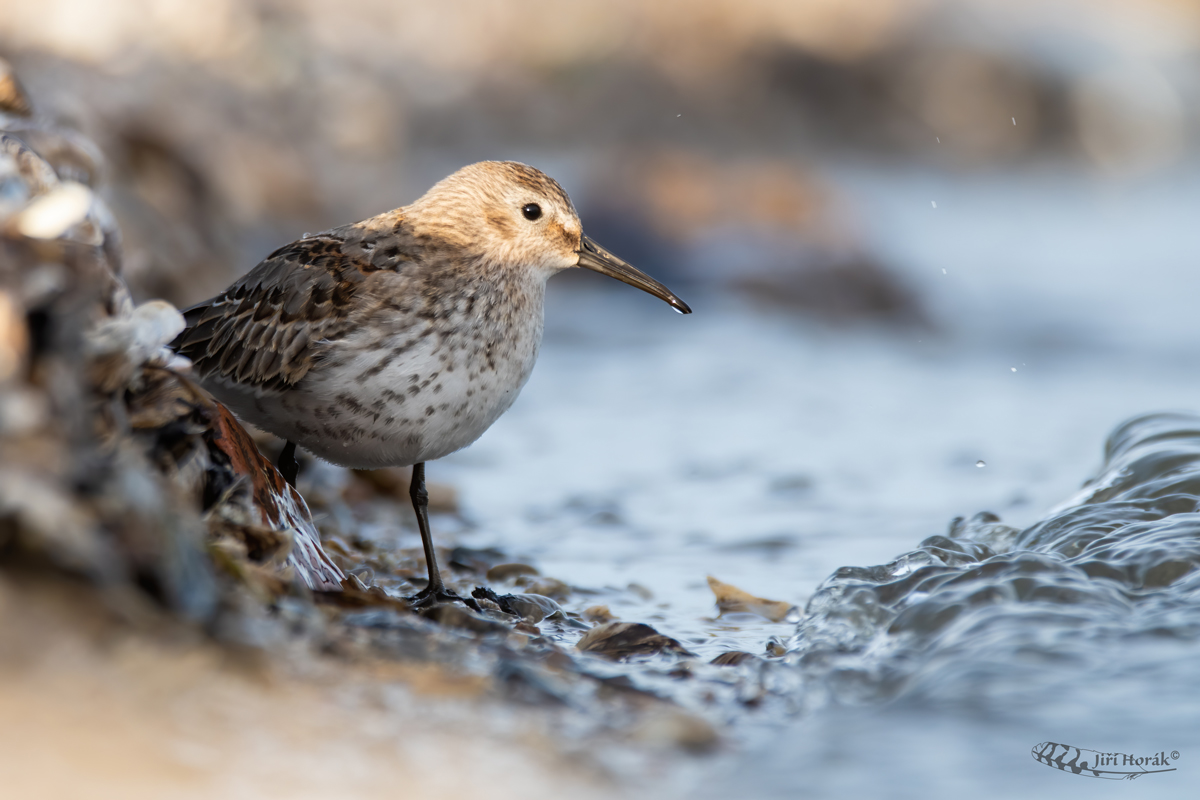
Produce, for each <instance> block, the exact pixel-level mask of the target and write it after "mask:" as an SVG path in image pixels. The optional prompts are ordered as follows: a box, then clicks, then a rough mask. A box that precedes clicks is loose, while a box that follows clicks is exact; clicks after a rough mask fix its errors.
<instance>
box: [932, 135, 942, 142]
mask: <svg viewBox="0 0 1200 800" xmlns="http://www.w3.org/2000/svg"><path fill="white" fill-rule="evenodd" d="M933 138H935V139H937V143H938V144H941V143H942V137H940V136H935V137H933Z"/></svg>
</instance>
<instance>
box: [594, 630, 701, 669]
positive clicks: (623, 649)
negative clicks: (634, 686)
mask: <svg viewBox="0 0 1200 800" xmlns="http://www.w3.org/2000/svg"><path fill="white" fill-rule="evenodd" d="M575 647H576V648H578V649H579V650H581V651H582V652H584V653H593V654H595V655H599V656H604V657H605V658H611V659H612V660H614V661H620V660H621V659H625V658H629V657H630V656H645V655H656V654H659V653H669V654H672V655H681V656H690V655H692V653H691V652H689V651H688V649H687V648H686V647H684V646H683V645H682V644H680V643H679V642H678V641H677V640H675V639H672V638H671V637H670V636H663V635H662V634H661V633H659V632H658V631H656V630H654V628H651V627H650V626H649V625H646V624H645V623H642V622H607V623H604V624H602V625H597V626H596V627H594V628H592V629H591V630H590V631H588V632H587V633H586V634H584V636H583V638H582V639H580V640H579V642H578V643H577V644H576V645H575Z"/></svg>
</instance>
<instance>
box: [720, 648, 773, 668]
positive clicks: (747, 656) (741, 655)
mask: <svg viewBox="0 0 1200 800" xmlns="http://www.w3.org/2000/svg"><path fill="white" fill-rule="evenodd" d="M758 660H760V659H759V657H758V656H756V655H754V654H753V653H747V652H746V651H744V650H730V651H729V652H727V653H721V655H719V656H717V657H716V658H714V659H713V660H712V661H710V662H708V663H710V664H712V665H713V666H717V667H736V666H738V665H739V664H745V663H746V662H748V661H758Z"/></svg>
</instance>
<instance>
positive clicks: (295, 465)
mask: <svg viewBox="0 0 1200 800" xmlns="http://www.w3.org/2000/svg"><path fill="white" fill-rule="evenodd" d="M276 467H277V468H278V469H279V474H280V475H282V476H283V479H284V480H285V481H287V482H288V486H291V487H293V488H295V486H296V474H297V473H298V472H300V462H299V461H297V460H296V443H295V442H288V443H287V444H285V445H284V446H283V452H282V453H280V454H279V463H278V464H277V465H276Z"/></svg>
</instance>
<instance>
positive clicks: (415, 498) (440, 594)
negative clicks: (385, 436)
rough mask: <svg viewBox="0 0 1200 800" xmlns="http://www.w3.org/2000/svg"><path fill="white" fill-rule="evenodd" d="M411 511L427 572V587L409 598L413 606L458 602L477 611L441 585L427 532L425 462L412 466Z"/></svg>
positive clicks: (427, 493) (430, 535)
mask: <svg viewBox="0 0 1200 800" xmlns="http://www.w3.org/2000/svg"><path fill="white" fill-rule="evenodd" d="M408 496H409V497H411V498H412V504H413V511H415V512H417V527H418V528H420V529H421V544H422V546H424V548H425V567H426V568H427V569H428V570H429V585H428V586H426V587H425V588H424V589H422V590H421V591H419V592H417V593H416V594H415V595H413V596H412V597H410V598H409V602H410V603H412V604H413V605H414V606H417V607H419V606H426V605H432V604H433V603H436V602H438V601H439V600H442V601H446V602H456V601H457V602H459V603H463V604H464V605H467V606H470V607H471V608H473V609H475V610H476V611H479V610H480V609H479V604H478V603H476V602H475V601H474V600H472V599H471V598H469V597H459V596H458V595H456V594H455V593H454V592H452V591H450V590H449V589H447V588H446V585H445V584H444V583H442V573H441V572H440V571H438V565H437V555H436V554H435V553H434V552H433V534H432V533H430V531H429V492H427V491H425V462H421V463H420V464H413V468H412V482H411V483H410V484H409V485H408Z"/></svg>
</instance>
